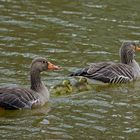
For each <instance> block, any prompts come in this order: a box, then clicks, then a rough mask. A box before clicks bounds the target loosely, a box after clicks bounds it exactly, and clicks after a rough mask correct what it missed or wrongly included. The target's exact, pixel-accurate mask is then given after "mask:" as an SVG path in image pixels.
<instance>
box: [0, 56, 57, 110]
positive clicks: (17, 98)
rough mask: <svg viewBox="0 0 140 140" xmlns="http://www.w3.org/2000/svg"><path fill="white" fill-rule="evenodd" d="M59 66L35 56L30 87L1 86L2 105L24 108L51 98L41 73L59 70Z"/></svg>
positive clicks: (38, 104) (0, 105) (42, 103)
mask: <svg viewBox="0 0 140 140" xmlns="http://www.w3.org/2000/svg"><path fill="white" fill-rule="evenodd" d="M58 69H60V68H59V67H58V66H56V65H54V64H52V63H50V62H49V61H48V60H47V59H45V58H41V57H39V58H35V59H33V61H32V63H31V70H30V79H31V87H30V89H26V88H20V87H2V88H0V107H1V108H5V109H24V108H29V109H31V108H33V107H36V106H42V105H44V104H45V103H46V102H47V101H48V100H49V91H48V89H47V87H46V86H45V85H44V84H43V82H42V81H41V78H40V73H41V72H43V71H47V70H58Z"/></svg>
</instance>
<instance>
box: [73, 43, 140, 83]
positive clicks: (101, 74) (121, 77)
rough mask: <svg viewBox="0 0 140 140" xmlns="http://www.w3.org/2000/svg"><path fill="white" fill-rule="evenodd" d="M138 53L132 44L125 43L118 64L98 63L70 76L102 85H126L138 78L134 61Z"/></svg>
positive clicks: (137, 49) (139, 71)
mask: <svg viewBox="0 0 140 140" xmlns="http://www.w3.org/2000/svg"><path fill="white" fill-rule="evenodd" d="M135 51H140V48H138V46H137V44H136V43H134V42H125V43H123V44H122V46H121V48H120V58H121V62H120V63H114V62H99V63H92V64H91V65H90V66H88V67H85V68H82V69H80V70H78V71H76V72H73V73H72V74H71V76H83V77H87V78H89V79H94V80H98V81H101V82H103V83H126V82H130V81H133V80H135V79H137V78H139V77H140V67H139V64H138V63H137V62H136V60H135V59H134V55H135Z"/></svg>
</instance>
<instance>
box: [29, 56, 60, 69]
mask: <svg viewBox="0 0 140 140" xmlns="http://www.w3.org/2000/svg"><path fill="white" fill-rule="evenodd" d="M59 69H60V67H58V66H56V65H54V64H52V63H51V62H49V61H48V60H47V59H46V58H42V57H38V58H35V59H33V61H32V63H31V71H38V72H42V71H47V70H59Z"/></svg>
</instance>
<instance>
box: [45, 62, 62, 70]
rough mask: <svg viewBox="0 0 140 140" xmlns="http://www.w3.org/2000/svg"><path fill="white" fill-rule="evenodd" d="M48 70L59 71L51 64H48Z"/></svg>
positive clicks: (57, 67) (58, 68)
mask: <svg viewBox="0 0 140 140" xmlns="http://www.w3.org/2000/svg"><path fill="white" fill-rule="evenodd" d="M48 69H49V70H60V69H61V68H60V67H59V66H56V65H54V64H52V63H51V62H48Z"/></svg>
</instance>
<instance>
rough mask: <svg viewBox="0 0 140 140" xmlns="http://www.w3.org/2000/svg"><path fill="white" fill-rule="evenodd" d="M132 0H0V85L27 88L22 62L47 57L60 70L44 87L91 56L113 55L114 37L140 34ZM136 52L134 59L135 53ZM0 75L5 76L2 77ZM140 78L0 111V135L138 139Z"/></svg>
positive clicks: (102, 58) (115, 56) (116, 39)
mask: <svg viewBox="0 0 140 140" xmlns="http://www.w3.org/2000/svg"><path fill="white" fill-rule="evenodd" d="M139 5H140V2H139V0H133V1H131V0H125V1H117V0H114V1H112V0H102V1H99V0H94V1H92V0H77V1H69V0H61V1H58V0H48V1H43V0H40V1H38V0H34V1H33V0H30V1H27V0H21V1H18V0H1V1H0V60H1V61H0V77H1V82H0V85H1V86H8V85H10V86H23V87H29V85H30V81H29V66H30V63H31V60H32V58H34V57H36V56H42V57H47V58H48V59H49V60H50V61H52V62H53V63H55V64H57V65H60V66H62V67H63V70H62V71H57V72H48V73H44V74H42V77H43V81H44V82H45V83H46V84H47V85H48V87H51V86H53V85H55V84H57V83H59V82H60V81H62V79H65V78H67V75H68V74H69V73H70V72H71V71H74V70H76V69H78V68H80V67H84V66H85V65H87V64H89V63H92V62H99V61H114V62H119V56H118V50H119V48H120V45H121V43H122V41H124V40H134V41H138V40H139V37H140V26H139V25H140V20H139V19H140V15H139V13H140V8H139ZM136 59H137V61H138V62H140V55H139V53H137V54H136ZM7 77H8V78H7ZM139 84H140V81H137V82H135V83H132V84H128V85H121V86H119V87H118V86H117V87H116V86H115V87H114V86H113V87H112V86H111V87H99V88H97V89H93V90H92V91H85V92H77V93H75V94H72V95H67V96H66V95H64V96H57V97H55V96H53V95H52V98H51V100H50V103H48V104H46V105H45V106H44V107H42V108H39V109H34V110H25V111H4V110H1V111H0V116H1V117H0V139H1V140H5V139H16V138H17V139H34V140H39V139H40V140H44V139H49V140H54V139H57V140H58V139H61V140H62V139H74V140H76V139H92V140H93V139H103V140H104V139H121V140H123V139H129V140H131V139H136V140H137V139H139V137H140V119H139V118H140V113H139V110H140V103H139V102H140V97H139V94H140V87H139Z"/></svg>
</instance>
